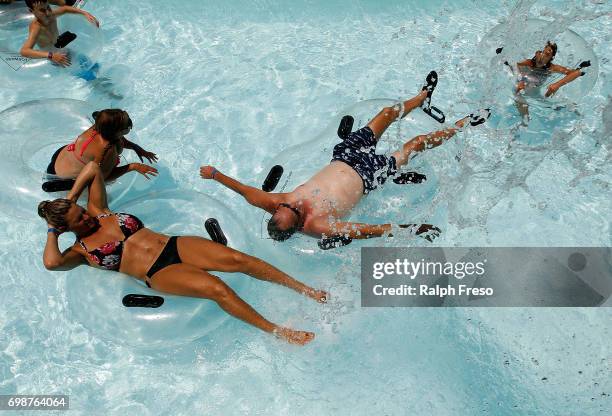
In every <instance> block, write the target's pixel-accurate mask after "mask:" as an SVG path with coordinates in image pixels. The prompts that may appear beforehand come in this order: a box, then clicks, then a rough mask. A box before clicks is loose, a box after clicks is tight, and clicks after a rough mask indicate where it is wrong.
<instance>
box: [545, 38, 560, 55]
mask: <svg viewBox="0 0 612 416" xmlns="http://www.w3.org/2000/svg"><path fill="white" fill-rule="evenodd" d="M546 46H550V48H551V49H552V51H553V55H552V56H553V58H554V57H555V55H556V54H557V44H556V43H555V42H551V41H547V42H546ZM546 46H545V48H546Z"/></svg>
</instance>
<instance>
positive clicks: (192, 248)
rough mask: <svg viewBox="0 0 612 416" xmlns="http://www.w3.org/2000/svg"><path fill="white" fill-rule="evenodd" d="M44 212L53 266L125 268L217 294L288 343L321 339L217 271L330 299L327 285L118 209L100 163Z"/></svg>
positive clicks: (159, 286)
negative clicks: (275, 319)
mask: <svg viewBox="0 0 612 416" xmlns="http://www.w3.org/2000/svg"><path fill="white" fill-rule="evenodd" d="M86 187H89V192H88V201H87V209H85V208H83V207H81V206H79V205H77V204H76V202H75V201H77V200H78V198H79V196H80V195H81V193H82V192H83V190H84V189H85V188H86ZM38 215H40V216H41V217H42V218H44V219H45V220H46V221H47V224H48V229H47V243H46V245H45V250H44V254H43V262H44V265H45V267H46V268H47V269H49V270H69V269H72V268H74V267H76V266H78V265H79V264H89V265H90V266H94V267H100V268H103V269H106V270H112V271H118V272H122V273H125V274H128V275H130V276H133V277H135V278H137V279H139V280H143V281H144V282H145V283H146V284H147V285H148V286H149V287H151V288H152V289H154V290H157V291H160V292H165V293H171V294H174V295H181V296H191V297H197V298H205V299H211V300H213V301H215V302H217V303H218V304H219V306H220V307H221V308H222V309H223V310H225V311H226V312H227V313H229V314H231V315H233V316H234V317H236V318H239V319H242V320H243V321H245V322H247V323H249V324H251V325H253V326H255V327H257V328H259V329H261V330H263V331H266V332H270V333H273V334H274V335H276V336H277V337H279V338H282V339H284V340H286V341H288V342H291V343H294V344H306V343H308V342H310V341H312V339H313V338H314V334H313V333H311V332H306V331H298V330H294V329H290V328H286V327H282V326H279V325H276V324H274V323H272V322H270V321H268V320H267V319H265V318H264V317H263V316H261V315H260V314H259V313H257V312H256V311H255V310H254V309H253V308H252V307H251V306H250V305H249V304H247V303H246V302H245V301H244V300H242V299H241V298H240V297H239V296H238V295H237V294H236V293H235V292H234V291H233V290H232V289H231V288H230V287H229V286H227V285H226V284H225V283H224V282H223V281H222V280H221V279H219V278H218V277H216V276H215V275H213V274H211V272H214V271H218V272H238V273H244V274H246V275H249V276H252V277H254V278H256V279H259V280H265V281H268V282H273V283H276V284H280V285H283V286H286V287H288V288H290V289H293V290H295V291H296V292H299V293H302V294H304V295H306V296H308V297H310V298H312V299H314V300H316V301H318V302H321V303H324V302H326V300H327V293H326V292H324V291H322V290H315V289H313V288H312V287H309V286H306V285H305V284H303V283H301V282H299V281H297V280H295V279H293V278H292V277H291V276H289V275H287V274H285V273H283V272H282V271H280V270H278V269H277V268H275V267H274V266H272V265H270V264H268V263H266V262H265V261H263V260H260V259H258V258H256V257H253V256H249V255H247V254H244V253H241V252H240V251H237V250H234V249H231V248H229V247H226V246H224V245H223V244H219V243H215V242H213V241H210V240H207V239H205V238H202V237H198V236H168V235H164V234H160V233H158V232H155V231H153V230H151V229H149V228H147V227H146V226H145V225H144V224H143V223H142V221H141V220H140V219H139V218H137V217H135V216H134V215H130V214H128V213H118V212H111V211H110V210H109V209H108V205H107V202H106V190H105V188H104V179H103V177H102V171H101V169H100V167H99V166H98V165H97V164H96V163H94V162H89V163H88V164H87V165H86V166H85V167H84V168H83V169H82V170H81V173H80V174H79V176H78V177H77V178H76V181H75V183H74V186H73V187H72V189H71V191H70V192H69V193H68V195H67V198H66V199H63V198H60V199H56V200H54V201H43V202H41V203H40V204H39V205H38ZM167 215H172V213H167ZM66 231H72V232H73V233H74V234H75V235H76V242H75V243H74V244H73V245H72V246H71V247H70V248H68V249H67V250H65V251H64V252H62V251H60V249H59V246H58V241H57V236H58V234H60V233H62V232H66ZM202 318H203V319H206V317H202Z"/></svg>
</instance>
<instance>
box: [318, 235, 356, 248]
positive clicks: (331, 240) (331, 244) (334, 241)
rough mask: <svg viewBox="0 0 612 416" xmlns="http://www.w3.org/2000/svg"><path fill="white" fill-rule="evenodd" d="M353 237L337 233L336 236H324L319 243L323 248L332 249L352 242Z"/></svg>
mask: <svg viewBox="0 0 612 416" xmlns="http://www.w3.org/2000/svg"><path fill="white" fill-rule="evenodd" d="M352 241H353V239H352V238H351V237H345V236H343V235H336V236H334V237H328V238H322V239H320V240H319V241H318V242H317V244H318V245H319V248H320V249H321V250H330V249H332V248H338V247H342V246H347V245H349V244H351V242H352Z"/></svg>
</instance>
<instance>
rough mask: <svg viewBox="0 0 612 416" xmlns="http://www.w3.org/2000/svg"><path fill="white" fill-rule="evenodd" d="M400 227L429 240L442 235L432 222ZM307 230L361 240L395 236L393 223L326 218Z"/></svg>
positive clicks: (315, 233)
mask: <svg viewBox="0 0 612 416" xmlns="http://www.w3.org/2000/svg"><path fill="white" fill-rule="evenodd" d="M398 227H399V228H403V229H408V232H410V233H411V234H413V235H418V236H420V237H423V238H425V239H426V240H428V241H433V239H434V238H436V237H437V236H439V235H440V232H441V231H440V229H439V228H437V227H435V226H433V225H431V224H399V225H398ZM308 228H309V229H308V230H305V231H306V232H307V233H309V234H311V235H316V236H317V237H321V236H325V237H337V236H343V237H348V238H350V239H354V240H359V239H366V238H375V237H393V233H394V230H393V226H392V225H391V224H364V223H357V222H334V223H328V222H327V221H325V220H324V219H321V220H319V221H317V222H316V223H313V224H311V225H310V227H308Z"/></svg>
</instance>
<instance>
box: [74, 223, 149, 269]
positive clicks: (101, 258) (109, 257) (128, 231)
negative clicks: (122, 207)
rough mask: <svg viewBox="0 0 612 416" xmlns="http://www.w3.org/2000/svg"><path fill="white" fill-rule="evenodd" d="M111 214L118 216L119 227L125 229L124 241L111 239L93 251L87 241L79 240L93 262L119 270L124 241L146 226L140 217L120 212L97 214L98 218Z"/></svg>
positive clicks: (105, 267) (106, 267)
mask: <svg viewBox="0 0 612 416" xmlns="http://www.w3.org/2000/svg"><path fill="white" fill-rule="evenodd" d="M111 215H114V216H115V218H117V223H119V227H120V228H121V231H123V235H124V236H125V238H124V239H123V240H122V241H109V242H108V243H106V244H103V245H101V246H100V247H98V248H95V249H93V250H91V251H89V250H87V247H85V243H83V241H82V240H80V239H78V240H77V241H78V242H79V244H80V245H81V247H83V250H85V252H86V253H87V257H88V258H89V260H91V262H92V263H95V264H97V265H98V266H100V267H102V268H104V269H107V270H114V271H119V266H120V265H121V256H122V255H123V243H124V242H125V240H127V239H128V238H129V237H130V236H131V235H133V234H134V233H136V231H138V230H140V229H141V228H144V225H143V224H142V221H140V220H139V219H138V217H136V216H134V215H130V214H124V213H119V212H118V213H114V214H100V215H98V216H96V218H105V217H110V216H111Z"/></svg>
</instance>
